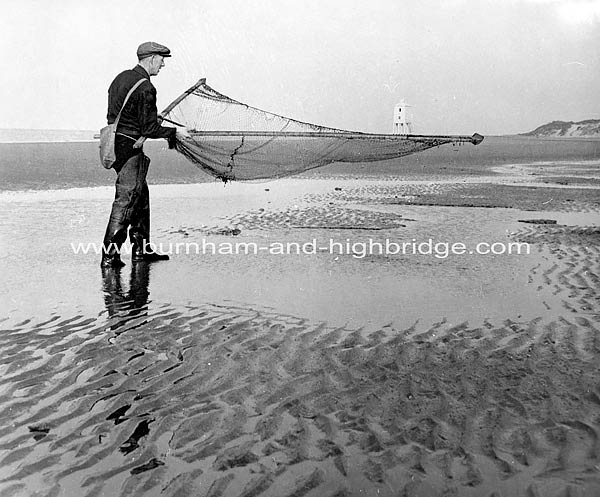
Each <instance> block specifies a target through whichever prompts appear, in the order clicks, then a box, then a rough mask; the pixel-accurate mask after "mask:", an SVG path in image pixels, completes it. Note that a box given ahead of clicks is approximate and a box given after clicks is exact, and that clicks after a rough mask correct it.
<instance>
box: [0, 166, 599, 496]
mask: <svg viewBox="0 0 600 497" xmlns="http://www.w3.org/2000/svg"><path fill="white" fill-rule="evenodd" d="M433 173H434V176H433V177H431V178H429V179H428V178H426V177H423V178H415V177H410V178H402V177H391V176H390V177H386V178H366V177H355V178H348V177H345V178H343V177H336V178H319V179H316V178H313V179H288V180H280V181H275V182H270V183H267V182H265V183H250V184H236V183H234V184H230V185H226V186H223V185H222V184H217V183H206V184H202V185H177V186H154V187H151V190H152V191H151V196H152V203H153V205H152V212H153V236H154V242H155V243H157V244H158V243H162V244H163V248H168V247H169V244H171V245H173V244H177V243H190V242H195V243H202V240H204V241H205V242H212V243H215V244H228V243H236V242H244V243H256V244H257V245H260V244H263V245H266V244H269V243H274V242H281V243H291V242H296V243H298V244H303V243H307V242H311V241H313V240H316V241H317V245H318V247H317V250H316V251H315V253H310V254H290V255H276V254H270V253H266V252H264V251H263V252H260V253H258V254H256V255H242V254H239V255H235V254H195V253H189V254H185V253H179V254H174V255H172V260H171V261H169V262H165V263H157V264H154V265H151V266H150V265H146V264H137V265H134V266H132V264H131V263H130V259H129V256H128V255H125V256H124V260H125V261H126V262H127V266H126V267H125V268H123V269H122V270H120V271H104V272H103V271H101V270H100V268H99V267H98V260H99V259H98V256H97V255H95V254H87V255H83V254H79V255H74V254H73V252H72V250H71V249H70V246H69V244H70V243H71V242H79V241H82V242H97V241H99V240H98V239H99V238H100V236H101V234H102V232H103V228H104V223H105V221H106V219H107V217H108V211H109V209H110V200H111V197H112V189H111V188H103V187H100V188H86V189H71V190H61V191H56V192H43V191H40V192H4V193H1V194H0V203H1V204H2V209H1V210H0V229H1V230H2V231H1V234H2V240H3V243H2V251H1V252H0V257H1V258H0V263H1V265H2V272H3V286H2V294H3V295H2V309H3V311H4V312H3V313H2V315H4V316H5V317H4V318H3V321H1V322H0V328H1V332H0V342H1V344H0V351H1V352H0V372H1V377H0V378H1V379H0V420H1V423H0V496H9V495H10V496H33V495H39V496H46V495H52V496H71V495H81V496H84V495H85V496H99V495H111V496H112V495H115V496H116V495H119V496H134V495H139V496H142V495H143V496H189V495H198V496H212V497H214V496H221V495H222V496H238V495H240V496H241V495H243V496H338V497H339V496H354V495H357V496H358V495H361V496H371V495H372V496H399V495H405V496H423V497H424V496H437V495H440V496H492V495H494V496H521V495H522V496H538V495H539V496H580V495H581V496H595V495H599V494H600V461H599V457H600V445H599V442H598V434H599V429H600V371H599V368H600V311H599V309H600V305H599V289H600V276H599V274H600V268H599V261H600V258H599V255H600V228H598V226H599V221H600V196H599V195H598V194H599V190H598V189H599V187H600V180H599V179H598V177H597V173H596V172H595V170H594V168H593V167H591V166H590V164H589V163H585V164H579V165H578V164H573V165H572V167H567V168H565V167H564V164H563V165H552V164H543V165H539V166H537V167H533V169H532V168H531V166H528V167H518V165H515V167H510V168H506V167H504V168H498V169H496V170H492V171H489V174H471V175H469V176H468V177H465V176H459V177H453V176H452V174H451V172H449V171H447V170H445V169H439V170H437V171H433ZM532 173H533V174H532ZM565 178H568V179H565ZM527 220H529V221H531V220H533V221H534V223H533V224H532V223H525V222H522V221H527ZM539 220H552V221H556V223H555V224H538V221H539ZM429 239H432V240H433V241H434V242H449V243H453V242H462V243H465V244H466V245H467V246H468V247H469V248H473V247H474V245H475V244H476V243H479V242H488V243H494V242H501V243H509V242H523V243H528V244H530V253H529V254H520V255H478V254H469V253H466V254H462V255H449V256H448V257H436V256H435V255H426V254H414V255H413V254H405V255H402V254H395V255H385V254H373V255H366V256H365V257H357V256H356V255H357V254H356V253H355V254H347V253H345V254H340V253H338V252H335V251H329V250H326V248H327V245H328V243H330V242H331V241H333V242H337V243H341V244H342V245H343V244H344V243H345V242H346V241H350V242H361V243H368V242H371V243H382V244H384V243H385V241H386V240H388V241H394V242H402V241H405V242H412V241H413V240H414V241H415V242H425V241H427V240H429Z"/></svg>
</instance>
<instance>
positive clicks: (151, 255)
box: [129, 232, 169, 262]
mask: <svg viewBox="0 0 600 497" xmlns="http://www.w3.org/2000/svg"><path fill="white" fill-rule="evenodd" d="M129 238H130V240H131V262H157V261H168V260H169V256H168V255H167V254H159V253H158V252H154V250H152V248H151V247H150V245H149V244H148V243H147V240H146V239H145V238H144V236H143V235H142V234H140V233H132V232H130V233H129Z"/></svg>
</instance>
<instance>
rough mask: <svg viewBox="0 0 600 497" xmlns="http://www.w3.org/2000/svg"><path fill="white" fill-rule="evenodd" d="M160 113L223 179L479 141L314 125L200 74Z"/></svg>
mask: <svg viewBox="0 0 600 497" xmlns="http://www.w3.org/2000/svg"><path fill="white" fill-rule="evenodd" d="M161 114H162V116H163V117H164V118H165V120H167V121H170V122H174V123H178V124H182V125H184V126H186V127H187V128H188V129H190V130H191V133H190V134H191V137H190V138H186V139H179V138H178V139H177V150H178V151H179V152H181V153H182V154H183V155H184V156H185V157H187V158H188V159H189V160H190V161H191V162H192V163H194V164H195V165H197V166H198V167H200V168H202V169H203V170H204V171H206V172H207V173H209V174H211V175H212V176H215V177H217V178H220V179H222V180H223V181H230V180H255V179H267V178H281V177H284V176H289V175H292V174H296V173H300V172H302V171H307V170H309V169H313V168H316V167H320V166H324V165H326V164H330V163H332V162H373V161H380V160H386V159H392V158H396V157H403V156H405V155H409V154H413V153H415V152H420V151H422V150H426V149H428V148H431V147H436V146H438V145H443V144H445V143H461V142H470V143H473V144H475V145H477V144H478V143H479V142H480V141H481V140H483V137H482V136H480V135H477V134H475V135H473V136H423V135H385V134H369V133H358V132H351V131H345V130H341V129H335V128H327V127H324V126H317V125H314V124H309V123H304V122H300V121H296V120H294V119H289V118H286V117H283V116H279V115H277V114H273V113H270V112H266V111H263V110H260V109H257V108H254V107H250V106H249V105H246V104H243V103H241V102H237V101H235V100H233V99H231V98H229V97H227V96H225V95H222V94H221V93H219V92H217V91H215V90H213V89H212V88H211V87H210V86H208V85H207V84H206V80H204V79H201V80H200V81H199V82H198V83H197V84H196V85H194V86H193V87H192V88H190V89H189V90H187V91H186V92H185V93H184V94H183V95H181V96H180V97H179V98H177V99H176V100H175V101H174V102H173V103H171V104H170V105H169V106H168V107H167V108H166V109H165V110H164V111H163V112H162V113H161Z"/></svg>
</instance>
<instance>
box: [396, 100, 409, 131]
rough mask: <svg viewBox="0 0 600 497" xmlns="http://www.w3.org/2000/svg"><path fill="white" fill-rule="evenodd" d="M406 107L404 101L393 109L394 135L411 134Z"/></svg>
mask: <svg viewBox="0 0 600 497" xmlns="http://www.w3.org/2000/svg"><path fill="white" fill-rule="evenodd" d="M409 107H411V106H410V105H408V104H407V103H406V102H405V101H404V99H402V100H401V101H400V103H399V104H396V106H395V107H394V131H393V133H394V134H395V135H410V134H411V133H412V122H411V121H412V117H411V116H409V114H408V108H409Z"/></svg>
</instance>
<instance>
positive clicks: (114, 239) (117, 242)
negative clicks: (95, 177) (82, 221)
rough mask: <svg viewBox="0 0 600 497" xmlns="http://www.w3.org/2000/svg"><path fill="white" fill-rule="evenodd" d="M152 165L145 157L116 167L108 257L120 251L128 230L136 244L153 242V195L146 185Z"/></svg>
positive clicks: (107, 236)
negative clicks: (149, 168) (151, 233)
mask: <svg viewBox="0 0 600 497" xmlns="http://www.w3.org/2000/svg"><path fill="white" fill-rule="evenodd" d="M149 165H150V159H149V158H148V157H147V156H146V155H144V154H143V153H139V154H136V155H134V156H133V157H131V158H129V159H128V160H127V161H126V162H125V163H124V164H123V165H122V166H119V165H116V168H115V171H116V172H117V181H116V184H115V187H116V191H115V199H114V201H113V205H112V210H111V213H110V218H109V221H108V226H107V227H106V233H105V235H104V242H103V248H104V252H105V253H106V252H112V251H113V250H114V249H115V248H120V246H121V245H122V244H123V242H125V240H126V239H127V229H128V228H129V237H130V240H131V241H132V243H133V242H134V240H145V243H146V244H147V243H148V242H149V241H150V195H149V192H148V183H146V175H147V174H148V166H149ZM111 244H113V245H112V246H111ZM111 247H112V249H113V250H111Z"/></svg>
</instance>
